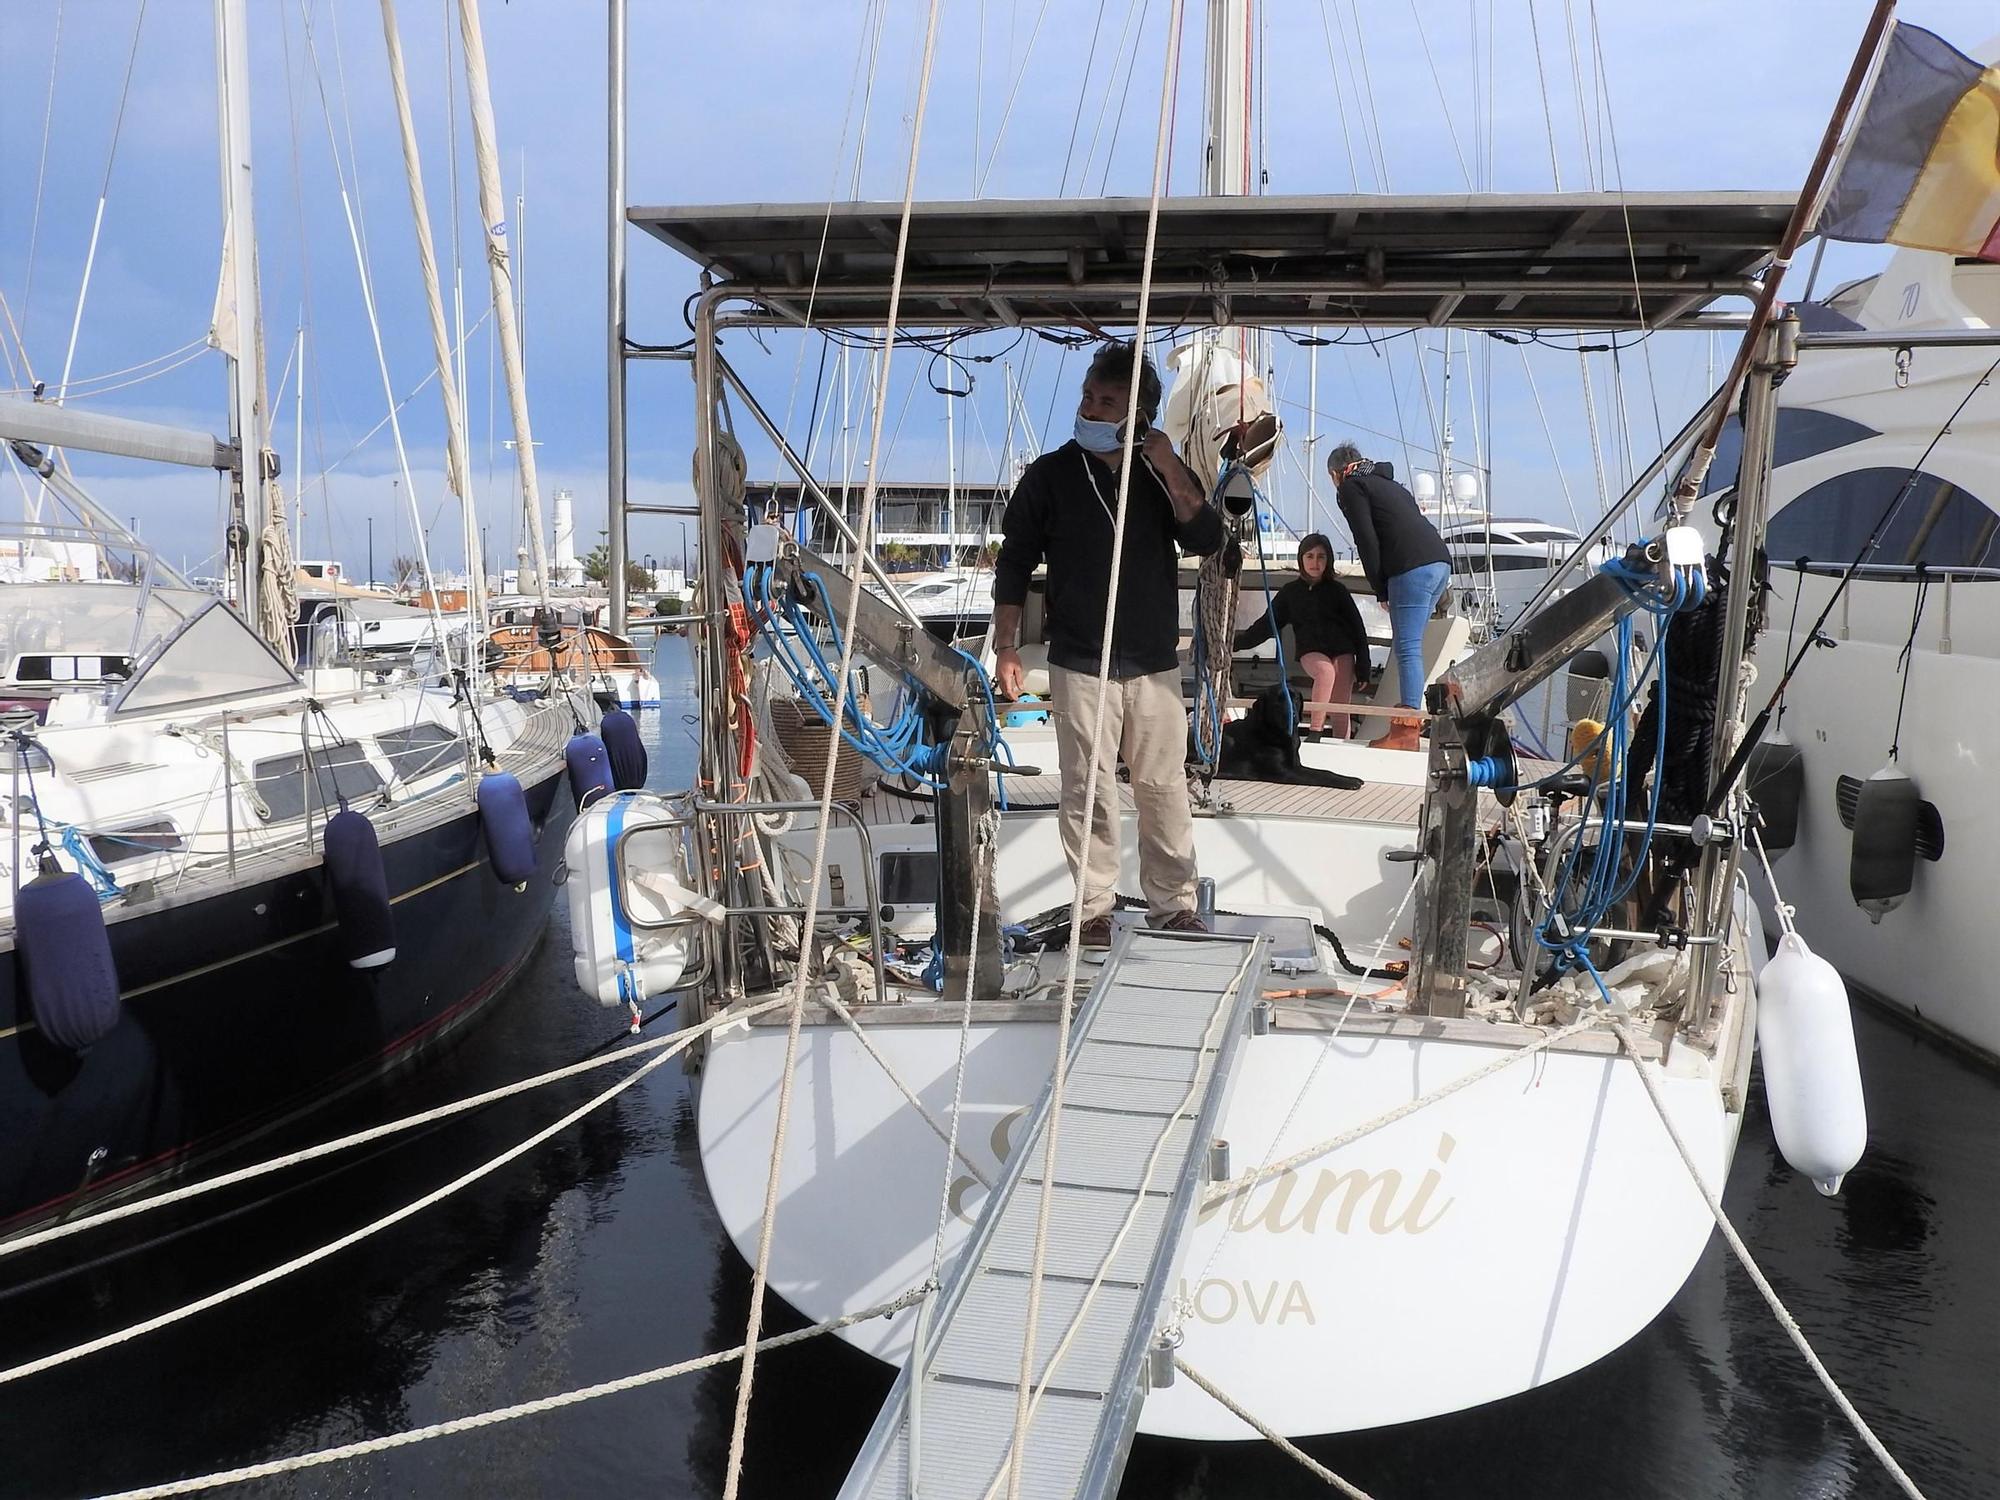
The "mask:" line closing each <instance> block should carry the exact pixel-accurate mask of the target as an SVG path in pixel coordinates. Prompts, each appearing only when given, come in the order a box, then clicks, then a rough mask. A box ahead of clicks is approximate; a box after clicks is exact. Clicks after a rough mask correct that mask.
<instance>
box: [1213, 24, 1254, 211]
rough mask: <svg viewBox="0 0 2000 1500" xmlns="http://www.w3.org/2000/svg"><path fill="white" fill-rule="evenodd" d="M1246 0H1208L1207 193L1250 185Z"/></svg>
mask: <svg viewBox="0 0 2000 1500" xmlns="http://www.w3.org/2000/svg"><path fill="white" fill-rule="evenodd" d="M1250 4H1251V0H1208V72H1207V79H1206V82H1205V85H1204V92H1205V93H1206V94H1207V95H1208V150H1207V156H1206V161H1205V163H1204V173H1203V188H1204V191H1206V192H1207V193H1208V194H1209V196H1210V197H1216V198H1222V197H1232V198H1233V197H1241V196H1243V195H1244V194H1246V193H1248V192H1249V191H1250V176H1251V167H1250V98H1251V89H1250V82H1251V72H1250Z"/></svg>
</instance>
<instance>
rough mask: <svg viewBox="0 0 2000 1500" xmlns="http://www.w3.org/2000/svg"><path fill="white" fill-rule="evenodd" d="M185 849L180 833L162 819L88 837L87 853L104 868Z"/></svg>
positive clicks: (185, 843)
mask: <svg viewBox="0 0 2000 1500" xmlns="http://www.w3.org/2000/svg"><path fill="white" fill-rule="evenodd" d="M185 848H187V840H186V839H184V838H182V837H181V834H180V830H179V829H178V828H176V827H174V825H173V824H172V823H169V822H166V821H165V820H161V821H159V822H156V823H138V824H134V825H133V826H132V827H130V828H114V829H110V830H107V831H106V832H103V833H93V834H91V835H90V852H91V853H92V854H94V855H96V856H97V860H98V863H99V864H106V865H115V864H117V863H118V862H119V861H120V860H127V859H145V858H146V857H148V856H149V855H154V854H175V853H178V852H179V851H180V850H182V849H185Z"/></svg>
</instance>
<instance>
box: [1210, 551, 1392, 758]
mask: <svg viewBox="0 0 2000 1500" xmlns="http://www.w3.org/2000/svg"><path fill="white" fill-rule="evenodd" d="M1274 621H1275V622H1276V627H1275V628H1278V629H1283V628H1284V627H1285V626H1287V625H1289V626H1291V627H1292V640H1293V643H1294V647H1295V649H1296V650H1297V651H1298V654H1299V658H1298V659H1299V666H1300V667H1302V668H1303V669H1304V670H1305V672H1306V674H1307V675H1308V676H1310V677H1311V678H1312V692H1311V696H1310V698H1309V700H1308V701H1310V702H1313V703H1347V702H1350V701H1351V700H1352V698H1353V693H1354V684H1355V681H1356V679H1357V677H1359V676H1364V675H1365V674H1366V672H1367V662H1368V631H1367V628H1366V627H1365V626H1363V625H1362V623H1361V611H1360V609H1359V608H1357V607H1356V605H1355V603H1354V596H1353V595H1352V594H1350V593H1348V592H1347V586H1346V585H1345V584H1343V583H1342V582H1341V581H1340V580H1339V579H1338V578H1335V577H1334V576H1333V544H1332V543H1331V542H1329V541H1328V540H1327V539H1326V538H1325V537H1324V536H1322V535H1321V534H1320V533H1319V532H1317V531H1315V532H1313V533H1312V534H1311V535H1309V536H1308V537H1306V538H1305V540H1304V541H1302V542H1300V543H1299V576H1298V577H1297V578H1295V579H1293V580H1292V581H1291V582H1290V583H1288V584H1286V585H1285V586H1284V587H1283V588H1281V589H1279V590H1278V594H1277V597H1276V598H1275V599H1273V600H1272V601H1271V608H1270V609H1269V610H1268V611H1266V612H1265V613H1264V614H1262V615H1260V616H1258V617H1257V619H1256V621H1255V622H1254V623H1253V624H1251V625H1250V626H1249V627H1248V628H1247V629H1244V630H1239V631H1237V632H1236V649H1237V650H1238V651H1247V650H1249V649H1250V648H1251V647H1252V646H1256V645H1260V644H1262V643H1263V642H1265V641H1268V640H1269V639H1270V638H1271V632H1272V630H1273V628H1274V627H1273V622H1274ZM1305 728H1306V730H1307V731H1308V732H1309V733H1311V734H1313V735H1315V736H1317V735H1320V734H1324V733H1329V732H1330V733H1331V734H1332V736H1333V738H1335V739H1337V740H1344V739H1346V738H1347V735H1348V728H1349V723H1348V716H1347V715H1346V714H1333V715H1331V716H1330V717H1329V715H1328V713H1327V710H1325V709H1324V708H1315V709H1312V710H1310V711H1309V713H1308V714H1307V718H1306V724H1305Z"/></svg>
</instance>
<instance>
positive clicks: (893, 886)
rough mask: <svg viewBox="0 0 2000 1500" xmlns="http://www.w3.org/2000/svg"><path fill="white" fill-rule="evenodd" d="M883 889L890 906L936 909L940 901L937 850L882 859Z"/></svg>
mask: <svg viewBox="0 0 2000 1500" xmlns="http://www.w3.org/2000/svg"><path fill="white" fill-rule="evenodd" d="M880 873H881V889H880V890H878V891H877V892H876V895H877V896H879V897H880V898H881V900H882V902H883V903H884V904H885V905H888V906H935V905H936V904H937V899H938V861H937V851H936V850H933V849H926V850H921V851H918V852H916V853H911V854H884V855H882V856H881V872H880Z"/></svg>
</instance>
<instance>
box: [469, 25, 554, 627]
mask: <svg viewBox="0 0 2000 1500" xmlns="http://www.w3.org/2000/svg"><path fill="white" fill-rule="evenodd" d="M458 28H459V40H460V42H461V44H462V45H463V48H464V52H465V91H466V98H467V102H468V103H469V104H470V105H471V107H472V151H473V156H474V158H475V160H476V161H477V162H478V164H479V215H480V220H481V222H482V223H483V224H484V225H485V229H486V266H487V272H488V279H489V280H490V282H491V284H492V294H493V322H494V325H495V327H496V328H497V329H498V330H499V334H500V362H501V368H502V369H503V370H504V371H505V373H506V376H507V407H508V410H509V412H510V414H511V415H512V417H513V419H514V459H515V462H516V463H517V464H518V465H519V467H520V473H521V506H522V509H523V510H524V511H525V512H526V513H527V522H528V524H527V526H526V531H527V542H528V555H529V557H530V558H531V559H532V563H533V567H534V570H535V592H536V593H537V594H539V595H540V596H541V600H542V602H543V603H544V604H546V603H548V599H549V558H548V549H547V548H546V547H545V546H544V545H543V542H542V489H541V482H540V479H539V478H538V476H537V475H536V473H535V438H534V427H533V424H532V423H531V422H530V421H529V420H528V385H527V377H526V374H525V372H524V371H523V369H522V366H521V330H520V326H519V325H518V324H517V323H516V321H515V317H514V295H513V284H514V276H513V270H512V268H511V264H510V262H509V260H508V256H507V201H506V196H505V194H504V193H503V191H502V190H501V186H500V146H499V142H498V140H497V138H496V132H495V130H494V127H493V93H492V90H491V89H490V88H489V87H488V85H487V80H486V39H485V36H484V34H483V33H482V32H481V31H480V28H479V0H458Z"/></svg>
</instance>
